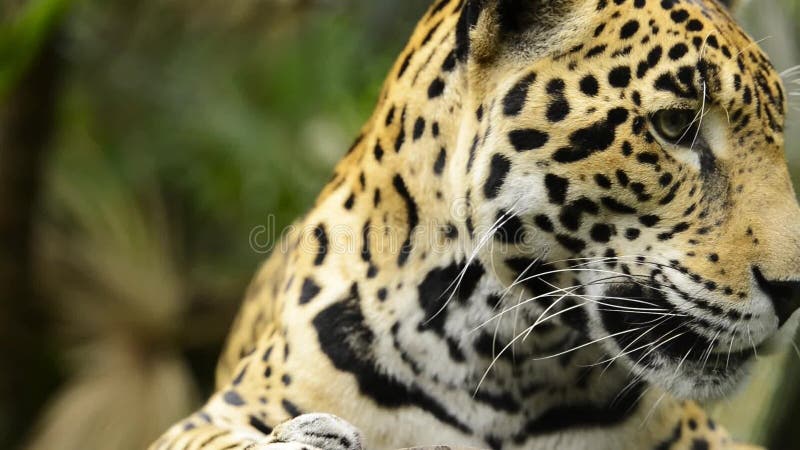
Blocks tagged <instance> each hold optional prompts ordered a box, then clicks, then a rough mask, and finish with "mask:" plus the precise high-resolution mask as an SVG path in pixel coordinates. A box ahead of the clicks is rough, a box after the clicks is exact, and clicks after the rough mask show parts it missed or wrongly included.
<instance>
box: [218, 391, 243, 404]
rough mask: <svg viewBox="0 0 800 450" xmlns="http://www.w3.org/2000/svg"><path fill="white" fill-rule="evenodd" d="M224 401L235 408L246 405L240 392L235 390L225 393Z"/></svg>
mask: <svg viewBox="0 0 800 450" xmlns="http://www.w3.org/2000/svg"><path fill="white" fill-rule="evenodd" d="M222 399H223V400H225V403H227V404H229V405H233V406H242V405H244V399H242V396H241V395H239V393H238V392H236V391H233V390H229V391H225V393H224V394H222Z"/></svg>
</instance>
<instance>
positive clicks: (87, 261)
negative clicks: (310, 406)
mask: <svg viewBox="0 0 800 450" xmlns="http://www.w3.org/2000/svg"><path fill="white" fill-rule="evenodd" d="M755 3H758V8H757V9H758V10H757V11H756V8H755V5H754V4H755ZM427 4H428V1H426V0H406V1H403V2H399V1H397V2H386V1H380V2H373V1H367V0H347V1H333V0H330V1H325V0H229V1H221V0H199V1H191V2H190V1H188V0H169V1H168V0H150V1H147V2H140V1H134V0H83V1H74V0H72V1H71V0H28V1H24V0H3V2H0V351H3V353H4V354H5V355H8V356H7V357H6V358H4V370H3V371H2V373H0V448H29V449H54V448H59V449H63V450H78V449H81V450H90V449H107V448H113V449H120V450H127V449H141V448H144V447H145V445H146V444H147V443H148V442H149V441H150V440H152V439H153V438H154V437H155V436H156V435H157V434H158V433H159V432H160V431H162V430H163V429H164V428H166V427H167V426H168V425H169V424H170V423H171V422H173V421H174V420H175V419H177V418H178V417H180V416H182V415H184V414H186V413H187V412H188V411H190V410H191V409H192V408H194V407H196V406H197V405H198V404H199V402H200V401H201V399H202V398H204V397H205V396H206V395H208V393H209V392H210V390H211V386H212V376H213V367H214V364H215V360H216V356H217V354H218V352H219V349H220V346H221V342H222V339H223V337H224V334H225V332H226V331H227V328H228V326H229V323H230V319H231V317H232V315H233V313H234V312H235V310H236V306H237V304H238V300H239V298H240V296H241V294H242V293H243V292H244V288H245V285H246V283H247V282H248V280H249V278H250V277H251V276H252V274H253V272H254V270H255V268H256V266H257V264H258V263H259V261H260V260H261V259H262V258H263V257H264V255H263V254H260V253H258V252H256V251H254V250H253V249H251V247H250V245H249V236H250V231H251V230H252V229H253V228H254V227H256V226H259V225H269V226H272V227H274V228H276V229H281V228H282V227H283V226H285V225H288V223H289V222H290V221H291V220H293V219H294V218H295V217H297V216H299V215H300V214H302V213H303V212H304V211H305V210H306V209H307V208H308V206H309V205H310V204H311V202H312V201H313V199H314V197H315V195H316V193H317V191H318V190H319V189H320V187H321V186H322V184H323V183H324V180H326V179H327V178H328V176H329V173H330V171H331V167H332V166H333V164H334V163H335V162H336V161H337V160H338V158H339V157H340V156H341V155H342V154H343V153H344V151H345V149H346V148H347V147H348V144H349V141H350V140H351V139H352V138H353V137H354V136H355V134H356V132H357V130H358V128H359V127H360V126H361V124H362V122H363V121H364V120H365V119H366V117H367V116H368V115H369V114H370V112H371V110H372V107H373V105H374V103H375V101H376V97H377V94H378V90H379V87H380V84H381V83H382V81H383V77H384V75H385V73H386V72H387V71H388V68H389V66H390V64H391V63H392V61H393V60H394V58H395V56H396V54H397V53H398V52H399V50H400V49H401V48H402V46H403V45H404V43H405V40H406V38H407V36H408V34H409V32H410V30H411V29H412V28H413V25H414V23H415V21H416V20H417V19H418V17H419V16H420V15H421V13H422V11H423V10H424V8H425V7H426V6H427ZM798 4H800V2H798V1H796V0H757V2H756V1H753V2H752V3H751V8H750V11H746V12H745V14H744V17H745V18H746V23H747V24H748V29H749V30H750V31H751V33H752V34H753V35H754V36H755V37H756V38H761V37H765V36H768V38H767V39H765V40H764V41H763V42H762V45H763V46H764V47H766V48H767V49H768V51H769V52H770V53H771V55H772V56H773V59H774V61H775V62H776V65H777V66H778V67H779V68H780V69H785V68H787V67H790V66H792V65H794V64H796V63H800V58H798V56H800V54H799V53H798V49H797V42H798V40H797V38H798V36H800V26H798V23H799V22H798V21H797V20H793V19H792V18H798V17H800V8H798ZM787 81H788V82H789V83H790V89H795V90H796V87H797V83H796V82H795V80H787ZM792 83H794V84H792ZM799 106H800V104H797V103H796V102H795V103H794V107H795V108H797V107H799ZM792 125H798V124H797V119H792ZM790 130H792V131H790V132H791V133H792V134H791V136H792V137H793V139H790V141H789V142H790V148H789V149H787V150H788V154H789V158H790V160H791V161H792V162H793V163H794V164H795V166H794V167H795V168H798V169H800V152H798V151H797V150H798V144H797V143H798V138H800V135H798V134H797V133H798V130H800V126H794V127H793V128H792V127H790ZM798 172H800V171H798ZM798 175H800V173H798ZM798 178H800V177H796V179H798ZM270 217H274V218H275V219H276V221H275V222H274V223H271V222H269V221H270V219H269V218H270ZM797 356H798V357H795V355H793V354H790V355H788V356H787V355H783V356H779V357H775V358H773V359H770V360H765V361H764V363H763V364H762V369H761V371H760V372H759V374H758V375H757V378H756V383H754V385H753V387H752V388H751V389H749V390H747V391H746V392H744V393H743V394H742V397H741V398H740V399H737V400H732V401H731V403H730V404H722V405H720V414H721V415H722V417H724V421H725V422H726V423H729V424H731V425H733V426H734V428H735V429H736V430H737V432H738V434H739V436H740V437H743V438H753V439H756V440H758V441H759V442H764V443H768V442H771V443H772V444H774V445H775V448H779V449H789V448H800V433H798V432H797V430H795V429H794V428H792V426H791V421H790V420H786V419H785V418H786V417H793V414H794V413H796V412H798V411H800V409H798V408H797V406H795V403H796V400H797V399H800V396H798V393H797V392H795V390H793V389H794V386H793V383H791V382H788V383H781V382H780V381H778V380H780V379H781V378H782V377H787V378H788V379H789V380H793V379H794V376H795V375H797V374H798V373H800V363H798V361H800V355H797ZM9 369H10V370H9ZM786 374H792V376H791V377H789V376H788V375H786ZM773 387H775V388H773ZM777 387H780V389H778V388H777ZM774 399H775V400H774ZM742 405H745V406H746V408H742ZM778 430H782V434H783V435H785V436H787V437H786V438H784V439H783V440H780V441H778V440H775V439H772V438H771V436H773V435H774V434H776V433H777V432H778Z"/></svg>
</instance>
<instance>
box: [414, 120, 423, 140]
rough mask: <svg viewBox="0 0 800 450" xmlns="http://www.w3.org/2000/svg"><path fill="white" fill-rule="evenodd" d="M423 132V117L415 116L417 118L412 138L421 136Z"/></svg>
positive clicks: (416, 138)
mask: <svg viewBox="0 0 800 450" xmlns="http://www.w3.org/2000/svg"><path fill="white" fill-rule="evenodd" d="M423 133H425V119H423V118H422V117H417V120H416V121H415V122H414V134H413V139H414V140H415V141H416V140H418V139H419V138H421V137H422V134H423Z"/></svg>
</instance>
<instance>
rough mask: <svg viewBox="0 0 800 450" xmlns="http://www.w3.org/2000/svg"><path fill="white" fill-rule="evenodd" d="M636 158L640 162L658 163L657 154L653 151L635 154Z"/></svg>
mask: <svg viewBox="0 0 800 450" xmlns="http://www.w3.org/2000/svg"><path fill="white" fill-rule="evenodd" d="M636 159H637V160H638V161H639V162H640V163H642V164H656V163H658V155H657V154H655V153H653V152H643V153H639V154H638V155H636Z"/></svg>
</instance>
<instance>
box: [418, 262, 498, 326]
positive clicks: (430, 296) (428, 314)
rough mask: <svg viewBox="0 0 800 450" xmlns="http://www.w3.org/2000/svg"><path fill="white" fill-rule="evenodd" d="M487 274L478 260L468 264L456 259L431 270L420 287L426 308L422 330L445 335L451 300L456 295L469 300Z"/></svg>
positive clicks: (461, 300)
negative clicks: (460, 262) (457, 262)
mask: <svg viewBox="0 0 800 450" xmlns="http://www.w3.org/2000/svg"><path fill="white" fill-rule="evenodd" d="M483 274H484V269H483V266H481V265H480V264H478V263H473V264H470V265H469V266H467V267H465V266H464V265H463V264H456V263H453V264H450V265H449V266H445V267H437V268H435V269H433V270H431V271H430V272H428V274H427V275H425V279H423V280H422V282H421V283H420V284H419V286H418V288H417V293H418V297H419V304H420V307H422V309H423V311H424V312H425V317H424V319H423V321H422V322H421V323H420V325H419V327H418V328H419V330H420V331H424V330H431V331H433V332H435V333H436V334H437V335H439V336H444V335H445V330H444V326H445V323H446V322H447V306H448V302H449V300H450V299H451V298H454V299H456V300H457V301H459V302H461V303H464V302H466V301H467V300H469V298H470V297H471V296H472V294H473V292H474V291H475V287H476V286H477V284H478V282H479V281H480V279H481V277H482V276H483ZM458 281H460V282H458Z"/></svg>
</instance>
